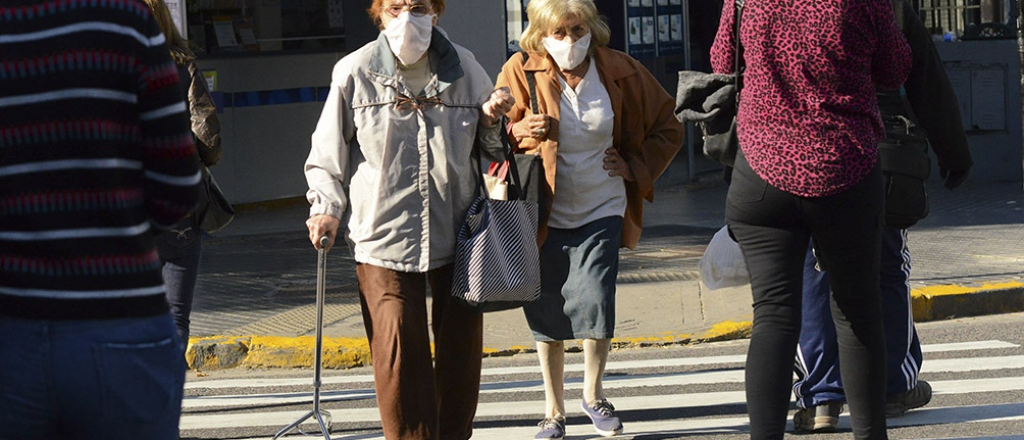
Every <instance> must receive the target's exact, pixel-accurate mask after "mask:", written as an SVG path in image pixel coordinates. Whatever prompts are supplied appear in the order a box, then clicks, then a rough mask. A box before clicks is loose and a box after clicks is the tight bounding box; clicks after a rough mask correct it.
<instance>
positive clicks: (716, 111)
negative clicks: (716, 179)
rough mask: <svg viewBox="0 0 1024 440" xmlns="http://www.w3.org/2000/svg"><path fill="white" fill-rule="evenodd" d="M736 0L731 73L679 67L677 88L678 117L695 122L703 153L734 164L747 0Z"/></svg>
mask: <svg viewBox="0 0 1024 440" xmlns="http://www.w3.org/2000/svg"><path fill="white" fill-rule="evenodd" d="M735 1H736V20H735V25H736V26H735V29H734V33H735V37H736V51H735V52H736V65H735V69H733V73H731V74H721V73H707V72H700V71H696V70H681V71H679V85H678V88H677V90H676V108H675V114H676V119H679V121H680V122H695V123H696V124H697V127H699V128H700V131H701V133H702V135H703V136H702V137H703V140H704V155H705V156H707V157H708V158H710V159H714V160H715V161H718V162H719V163H721V164H722V165H725V166H728V167H731V166H733V163H734V162H735V160H736V153H737V151H739V148H740V143H739V139H737V137H736V111H737V109H738V108H739V94H740V88H741V87H742V85H743V81H742V79H743V70H742V69H743V68H744V66H743V65H742V63H741V62H740V61H741V60H742V59H743V45H741V44H740V22H741V21H742V18H743V3H744V0H735Z"/></svg>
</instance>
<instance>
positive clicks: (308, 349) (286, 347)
mask: <svg viewBox="0 0 1024 440" xmlns="http://www.w3.org/2000/svg"><path fill="white" fill-rule="evenodd" d="M315 347H316V340H315V338H314V337H313V336H299V337H281V336H253V337H252V339H251V341H250V345H249V354H248V356H246V358H245V360H244V361H243V362H242V363H241V364H240V366H243V367H249V368H302V367H312V366H313V362H314V360H315V357H314V355H315V350H314V348H315ZM321 353H322V354H321V356H322V358H321V362H322V365H323V368H327V369H346V368H353V367H360V366H364V365H369V364H370V362H371V359H370V343H369V341H368V340H367V339H366V338H323V350H322V352H321Z"/></svg>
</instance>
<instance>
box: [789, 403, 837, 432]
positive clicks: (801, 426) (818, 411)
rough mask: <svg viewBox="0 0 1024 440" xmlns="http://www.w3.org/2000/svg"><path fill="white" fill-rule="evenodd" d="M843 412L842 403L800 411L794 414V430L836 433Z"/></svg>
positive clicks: (825, 404)
mask: <svg viewBox="0 0 1024 440" xmlns="http://www.w3.org/2000/svg"><path fill="white" fill-rule="evenodd" d="M842 412H843V403H842V402H825V403H823V404H821V405H818V406H815V407H812V408H803V409H798V410H797V411H796V414H793V429H795V430H796V431H802V432H835V430H836V427H838V426H839V414H842Z"/></svg>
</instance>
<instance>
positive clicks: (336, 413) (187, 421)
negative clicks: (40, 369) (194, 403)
mask: <svg viewBox="0 0 1024 440" xmlns="http://www.w3.org/2000/svg"><path fill="white" fill-rule="evenodd" d="M929 383H931V385H932V389H933V392H934V393H935V394H962V393H975V392H994V391H1016V390H1024V377H1004V378H998V379H968V380H956V381H935V382H929ZM620 384H621V385H622V386H623V387H625V386H630V387H633V386H632V384H631V383H629V381H621V382H620ZM579 387H580V386H579V385H576V386H574V387H572V388H579ZM521 391H523V389H521V388H506V389H502V390H501V392H508V393H511V392H521ZM369 397H372V394H367V398H369ZM335 400H343V399H338V398H335V396H332V395H331V394H330V393H323V394H322V395H321V403H325V402H331V401H335ZM202 401H203V402H207V403H209V402H224V403H228V402H230V403H233V404H234V405H235V406H246V405H250V406H258V405H266V404H289V403H290V404H296V403H304V402H311V401H312V399H311V395H310V394H306V395H304V396H300V395H295V394H294V393H290V394H287V395H285V396H283V397H280V398H277V399H275V398H271V397H266V396H264V397H254V398H245V397H244V396H221V397H211V398H209V399H202ZM745 401H746V395H745V393H744V392H743V391H722V392H711V393H679V394H667V395H657V396H630V397H616V398H615V399H614V402H615V404H616V406H617V407H619V408H620V409H623V410H630V411H640V410H664V409H674V408H693V407H699V406H711V405H733V404H743V403H744V402H745ZM222 404H223V403H222ZM566 404H567V406H570V409H575V408H577V404H578V402H576V403H574V404H572V405H570V404H569V402H566ZM543 409H544V402H543V401H540V400H538V401H500V402H487V403H481V404H479V405H478V407H477V412H476V415H477V417H501V416H508V415H509V414H515V415H522V416H528V417H529V416H533V417H536V418H540V417H541V415H542V414H541V412H542V411H543ZM329 411H330V413H331V414H332V416H333V417H337V418H338V419H339V420H345V421H348V422H377V421H379V420H380V415H379V413H378V412H377V408H376V407H368V408H352V409H331V410H329ZM281 413H287V414H291V412H271V413H259V414H227V415H196V416H193V415H188V414H186V415H184V416H183V417H182V421H181V427H182V429H198V428H213V427H231V426H247V425H248V426H273V425H275V423H274V422H273V421H276V420H279V419H278V418H276V417H272V416H270V415H271V414H281ZM300 415H301V414H296V415H295V416H294V417H296V418H297V417H299V416H300ZM264 416H267V417H264ZM284 418H287V417H284ZM243 422H244V423H245V424H246V425H233V424H234V423H243ZM286 423H287V422H286ZM186 426H188V427H190V428H186Z"/></svg>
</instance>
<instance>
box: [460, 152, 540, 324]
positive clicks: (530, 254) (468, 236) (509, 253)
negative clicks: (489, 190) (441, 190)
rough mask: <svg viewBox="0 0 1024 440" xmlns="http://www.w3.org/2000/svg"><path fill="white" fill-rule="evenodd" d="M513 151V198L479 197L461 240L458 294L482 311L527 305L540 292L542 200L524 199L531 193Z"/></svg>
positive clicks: (507, 179) (505, 177) (510, 163)
mask: <svg viewBox="0 0 1024 440" xmlns="http://www.w3.org/2000/svg"><path fill="white" fill-rule="evenodd" d="M508 156H509V159H510V160H508V161H507V162H506V166H508V167H509V168H510V172H508V173H503V175H502V176H501V178H502V180H504V181H505V182H506V184H507V185H508V187H509V191H508V194H509V195H510V196H511V197H508V198H510V199H511V200H497V199H492V198H489V197H486V196H482V197H478V198H477V199H476V200H475V201H474V202H473V204H472V205H470V207H469V212H468V213H467V214H466V220H465V221H463V223H462V226H461V227H460V228H459V234H458V238H457V239H456V244H455V268H454V273H453V276H452V297H453V298H454V299H455V300H457V301H459V302H462V303H464V304H465V305H467V306H469V307H470V308H473V309H476V310H479V311H480V312H494V311H499V310H507V309H513V308H516V307H522V306H524V305H526V304H529V303H531V302H533V301H534V300H536V299H537V298H538V297H539V296H540V254H539V251H538V249H537V211H538V207H537V202H532V201H527V200H523V199H521V198H520V196H523V197H524V198H525V195H526V194H525V193H524V192H522V191H521V190H520V188H521V187H522V186H521V183H520V181H519V171H518V170H517V169H516V168H517V167H516V163H515V159H514V157H513V156H512V154H511V153H509V154H508ZM485 193H486V192H485Z"/></svg>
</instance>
